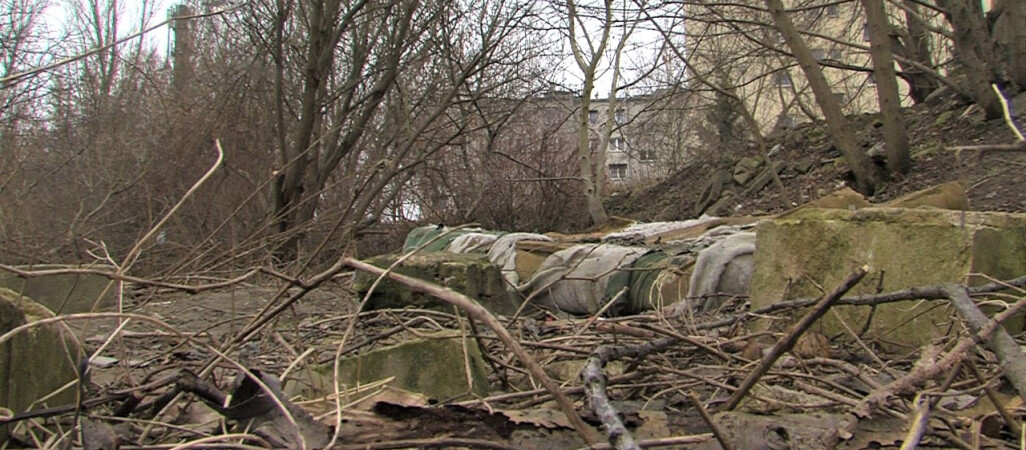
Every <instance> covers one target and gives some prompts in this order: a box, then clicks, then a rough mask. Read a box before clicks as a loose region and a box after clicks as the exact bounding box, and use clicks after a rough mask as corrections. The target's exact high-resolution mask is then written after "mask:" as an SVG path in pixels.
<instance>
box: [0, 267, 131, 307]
mask: <svg viewBox="0 0 1026 450" xmlns="http://www.w3.org/2000/svg"><path fill="white" fill-rule="evenodd" d="M80 268H82V267H80V266H73V265H58V264H47V265H36V266H31V267H28V266H26V267H21V269H24V270H27V271H43V270H61V269H80ZM90 268H92V269H98V270H107V269H110V270H111V272H113V268H111V267H107V266H100V267H95V266H90ZM109 283H110V279H108V278H107V277H103V276H100V275H95V274H83V273H62V274H53V275H44V276H39V277H33V278H21V277H18V276H17V275H15V274H13V273H10V272H0V287H5V288H8V289H10V290H12V291H14V292H18V293H20V294H22V295H24V296H26V297H29V298H32V299H33V300H35V301H37V302H39V303H40V304H42V305H43V306H46V307H47V308H49V309H50V310H51V311H53V312H55V313H57V314H72V313H81V312H91V311H93V310H94V306H95V308H96V309H97V310H98V309H101V308H104V307H107V306H112V305H114V302H115V299H116V297H115V291H114V286H111V287H110V289H108V288H107V285H108V284H109Z"/></svg>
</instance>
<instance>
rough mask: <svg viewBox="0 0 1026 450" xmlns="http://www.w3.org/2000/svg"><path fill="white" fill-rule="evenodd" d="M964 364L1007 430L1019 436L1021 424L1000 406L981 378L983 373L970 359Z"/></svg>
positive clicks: (992, 390) (1021, 430) (984, 380)
mask: <svg viewBox="0 0 1026 450" xmlns="http://www.w3.org/2000/svg"><path fill="white" fill-rule="evenodd" d="M965 362H966V363H967V364H966V365H967V366H968V367H969V371H970V372H972V373H973V376H974V377H976V379H977V380H979V382H980V386H982V387H983V392H985V393H986V394H987V398H989V399H990V402H991V403H993V404H994V409H996V410H997V412H998V414H1000V415H1001V419H1002V420H1004V421H1005V425H1008V428H1011V429H1012V433H1015V434H1021V433H1022V432H1023V426H1022V424H1020V423H1019V421H1018V420H1016V419H1015V417H1012V415H1011V414H1009V412H1008V408H1005V405H1003V404H1001V402H1000V401H999V400H998V398H997V395H996V394H994V389H992V388H991V387H990V386H988V385H987V379H986V378H984V377H983V373H981V372H980V368H979V367H976V363H975V362H973V360H972V359H966V360H965ZM1020 442H1023V441H1020Z"/></svg>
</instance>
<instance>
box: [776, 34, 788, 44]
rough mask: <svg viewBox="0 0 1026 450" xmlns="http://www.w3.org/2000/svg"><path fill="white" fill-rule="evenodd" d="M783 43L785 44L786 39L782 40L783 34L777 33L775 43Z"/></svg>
mask: <svg viewBox="0 0 1026 450" xmlns="http://www.w3.org/2000/svg"><path fill="white" fill-rule="evenodd" d="M785 42H787V39H784V33H781V32H779V31H778V32H777V43H778V44H783V43H785Z"/></svg>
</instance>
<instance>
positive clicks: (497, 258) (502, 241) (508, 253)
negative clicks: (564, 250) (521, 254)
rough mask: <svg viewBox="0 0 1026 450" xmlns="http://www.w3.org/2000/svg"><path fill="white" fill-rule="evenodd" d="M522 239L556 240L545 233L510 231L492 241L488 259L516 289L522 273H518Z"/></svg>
mask: <svg viewBox="0 0 1026 450" xmlns="http://www.w3.org/2000/svg"><path fill="white" fill-rule="evenodd" d="M520 241H543V242H555V240H554V239H552V238H550V237H548V236H545V235H543V234H535V233H510V234H507V235H504V236H500V237H499V238H498V239H496V240H495V242H494V243H492V247H491V248H490V249H489V250H488V260H489V261H491V263H492V264H493V265H495V266H496V267H498V268H499V270H500V271H502V277H503V278H505V279H506V281H507V282H508V283H509V284H508V285H507V286H509V287H510V289H511V290H513V291H516V287H517V286H520V274H518V273H517V242H520Z"/></svg>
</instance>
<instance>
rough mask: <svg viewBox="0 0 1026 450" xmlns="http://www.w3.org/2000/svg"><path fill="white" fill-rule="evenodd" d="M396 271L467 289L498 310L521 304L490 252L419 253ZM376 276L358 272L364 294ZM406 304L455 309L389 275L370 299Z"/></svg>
mask: <svg viewBox="0 0 1026 450" xmlns="http://www.w3.org/2000/svg"><path fill="white" fill-rule="evenodd" d="M396 259H398V256H397V255H382V256H377V257H374V258H371V259H368V260H367V262H368V263H370V264H373V265H375V266H378V267H382V268H387V267H389V266H391V265H392V264H393V263H394V262H395V261H396ZM395 271H396V272H398V273H401V274H404V275H409V276H412V277H416V278H420V279H422V280H425V281H430V282H433V283H437V284H441V285H443V286H445V287H448V288H450V289H453V290H455V291H457V292H460V293H463V294H464V295H466V296H468V297H470V298H472V299H474V300H476V301H477V302H478V303H480V304H481V306H484V307H485V308H486V309H488V310H489V311H491V312H492V313H494V314H503V315H509V314H513V313H514V312H516V310H517V307H518V306H519V305H518V304H517V303H516V302H514V301H513V300H512V299H511V298H510V296H509V294H508V293H507V292H506V289H505V287H504V282H503V280H502V275H501V274H500V272H499V268H498V267H496V266H495V265H493V264H492V263H490V262H489V261H488V255H483V254H479V253H463V254H456V253H448V252H435V253H426V254H415V255H412V256H410V257H409V258H408V259H406V261H404V262H403V264H402V265H400V266H399V267H397V268H396V269H395ZM376 279H377V277H376V276H373V275H371V274H368V273H364V272H357V273H356V276H355V277H354V278H353V289H355V290H356V291H357V292H358V293H360V295H361V296H362V295H364V294H366V293H367V292H368V291H369V290H370V287H371V285H372V284H373V283H374V281H375V280H376ZM406 307H417V308H433V309H440V310H444V311H451V307H450V306H449V305H448V303H444V302H441V301H440V300H437V299H435V298H433V297H431V296H429V295H425V294H421V293H419V292H414V291H413V290H411V289H410V288H408V287H406V286H404V285H402V284H400V283H397V282H394V281H391V280H387V279H385V280H382V282H381V283H380V284H379V285H378V287H377V288H376V289H375V290H374V292H373V293H372V294H371V297H370V300H369V301H368V302H367V308H369V309H385V308H406Z"/></svg>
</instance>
